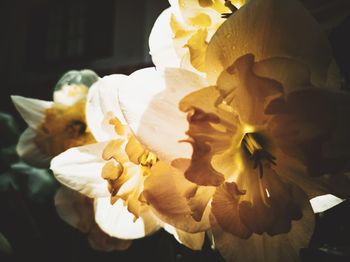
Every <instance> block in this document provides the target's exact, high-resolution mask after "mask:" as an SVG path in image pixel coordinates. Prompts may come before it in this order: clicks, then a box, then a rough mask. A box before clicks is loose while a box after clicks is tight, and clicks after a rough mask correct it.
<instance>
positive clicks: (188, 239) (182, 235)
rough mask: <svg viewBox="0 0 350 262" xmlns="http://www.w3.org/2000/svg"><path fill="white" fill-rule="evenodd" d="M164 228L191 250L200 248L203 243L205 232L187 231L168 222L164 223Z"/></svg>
mask: <svg viewBox="0 0 350 262" xmlns="http://www.w3.org/2000/svg"><path fill="white" fill-rule="evenodd" d="M164 229H165V230H166V231H167V232H168V233H170V234H172V235H173V236H174V237H175V238H176V240H177V241H178V242H179V243H181V244H183V245H185V246H186V247H188V248H190V249H192V250H201V249H202V246H203V244H204V237H205V232H200V233H187V232H185V231H182V230H179V229H176V228H175V227H173V226H170V225H168V224H165V225H164Z"/></svg>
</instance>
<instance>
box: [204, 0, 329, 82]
mask: <svg viewBox="0 0 350 262" xmlns="http://www.w3.org/2000/svg"><path fill="white" fill-rule="evenodd" d="M251 14H254V15H251ZM296 18H297V19H296ZM290 21H293V23H291V22H290ZM223 53H224V54H225V55H223ZM248 53H252V54H253V55H254V56H255V57H256V59H257V61H260V60H264V59H268V58H272V57H281V58H292V59H296V60H299V61H301V62H302V63H304V64H306V65H307V66H308V67H309V68H310V70H311V81H312V83H313V84H315V85H316V86H322V85H323V84H324V83H325V82H326V78H327V72H328V68H329V65H330V63H331V60H332V54H331V47H330V44H329V43H328V40H327V38H326V36H325V34H324V32H323V30H322V28H321V27H320V26H319V24H318V23H317V22H316V21H315V20H314V19H313V18H312V17H311V15H310V14H309V13H308V12H307V11H306V10H305V8H304V7H303V6H302V4H301V3H299V1H294V0H285V1H279V0H255V1H249V2H248V3H247V4H246V5H244V6H243V7H242V8H240V9H239V10H238V11H237V12H236V13H235V14H234V15H232V16H231V17H230V18H228V19H227V21H226V22H225V23H224V24H222V26H221V27H220V28H219V29H218V31H217V32H216V34H215V35H214V36H213V38H212V39H211V41H210V42H209V46H208V49H207V55H206V72H207V74H208V76H209V78H210V80H211V83H213V82H214V83H215V80H216V78H217V76H218V75H219V74H220V73H221V72H222V71H223V70H224V69H226V68H227V67H228V66H230V65H232V63H233V62H234V61H235V60H236V59H237V58H238V57H240V56H242V55H245V54H248Z"/></svg>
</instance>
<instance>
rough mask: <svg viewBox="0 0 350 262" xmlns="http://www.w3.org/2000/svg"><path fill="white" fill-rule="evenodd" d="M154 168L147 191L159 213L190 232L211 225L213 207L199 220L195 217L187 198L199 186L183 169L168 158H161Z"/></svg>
mask: <svg viewBox="0 0 350 262" xmlns="http://www.w3.org/2000/svg"><path fill="white" fill-rule="evenodd" d="M151 171H152V173H151V175H150V176H148V177H147V179H146V181H145V184H144V191H143V195H144V197H145V199H146V200H147V202H148V203H149V205H150V206H151V207H152V208H153V210H154V212H155V213H156V214H157V216H158V217H159V218H160V219H161V220H162V221H164V222H165V223H167V224H170V225H172V226H175V227H176V228H178V229H180V230H183V231H186V232H189V233H197V232H200V231H204V230H206V229H207V228H208V226H209V224H208V222H209V221H208V216H207V215H208V210H209V209H208V208H207V210H206V211H205V212H204V213H205V214H204V215H203V218H202V220H201V221H200V222H197V221H195V220H194V219H193V218H192V216H191V214H192V212H191V209H190V207H189V205H188V202H187V198H188V197H189V196H191V195H193V192H194V191H195V190H196V188H197V186H196V185H195V184H192V183H191V182H189V181H187V180H186V179H185V177H184V176H183V173H182V172H181V171H180V170H178V169H176V168H173V167H171V166H169V165H168V164H166V163H164V162H158V163H157V164H156V165H154V166H153V167H152V170H151Z"/></svg>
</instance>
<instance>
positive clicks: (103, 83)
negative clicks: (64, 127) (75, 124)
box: [86, 75, 127, 141]
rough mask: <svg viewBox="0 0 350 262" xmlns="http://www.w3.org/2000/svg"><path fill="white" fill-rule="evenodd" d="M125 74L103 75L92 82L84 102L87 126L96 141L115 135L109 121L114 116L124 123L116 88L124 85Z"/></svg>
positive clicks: (111, 137)
mask: <svg viewBox="0 0 350 262" xmlns="http://www.w3.org/2000/svg"><path fill="white" fill-rule="evenodd" d="M126 78H127V76H125V75H110V76H105V77H103V78H101V79H100V80H98V81H97V82H96V83H95V84H93V85H92V86H91V88H90V90H89V93H88V97H87V102H86V118H87V123H88V126H89V128H90V130H91V132H92V134H93V135H94V137H95V139H96V140H97V141H106V140H109V139H113V138H115V137H116V133H115V130H114V127H113V125H111V124H110V123H109V121H110V120H111V118H113V117H116V118H118V120H119V121H120V122H121V124H125V120H124V116H123V114H122V112H121V109H120V107H119V103H118V89H119V88H122V87H123V86H125V82H126Z"/></svg>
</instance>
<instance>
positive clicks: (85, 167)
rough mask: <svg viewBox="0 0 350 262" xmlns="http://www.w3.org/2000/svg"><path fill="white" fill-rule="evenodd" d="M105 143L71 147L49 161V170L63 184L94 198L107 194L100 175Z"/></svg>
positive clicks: (106, 186) (105, 184) (103, 162)
mask: <svg viewBox="0 0 350 262" xmlns="http://www.w3.org/2000/svg"><path fill="white" fill-rule="evenodd" d="M106 146H107V142H105V143H97V144H91V145H86V146H81V147H75V148H71V149H69V150H67V151H65V152H63V153H62V154H60V155H58V156H56V157H55V158H54V159H52V161H51V167H50V168H51V170H52V171H53V172H54V175H55V176H56V178H57V180H58V181H59V182H61V183H62V184H63V185H65V186H67V187H69V188H71V189H74V190H77V191H79V192H80V193H82V194H84V195H86V196H88V197H91V198H94V197H106V196H109V192H108V184H107V181H106V180H104V179H103V178H102V177H101V174H102V168H103V166H104V164H105V163H106V162H105V161H104V160H103V159H102V152H103V149H104V148H105V147H106Z"/></svg>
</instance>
